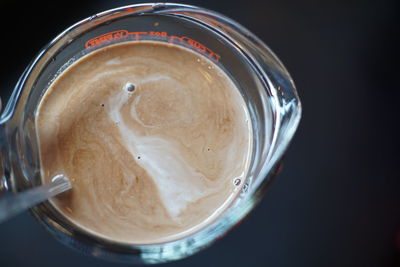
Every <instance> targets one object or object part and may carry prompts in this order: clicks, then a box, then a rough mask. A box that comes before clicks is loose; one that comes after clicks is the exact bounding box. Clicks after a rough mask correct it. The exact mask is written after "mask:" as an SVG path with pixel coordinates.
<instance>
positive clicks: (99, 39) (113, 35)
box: [85, 30, 221, 62]
mask: <svg viewBox="0 0 400 267" xmlns="http://www.w3.org/2000/svg"><path fill="white" fill-rule="evenodd" d="M128 35H133V36H134V37H135V40H140V38H141V36H142V35H150V36H156V37H160V38H163V39H166V40H167V41H168V42H169V43H178V44H182V45H187V46H190V47H192V48H193V49H195V50H197V51H199V52H200V53H202V54H204V55H206V56H208V57H209V58H211V59H212V60H214V61H216V62H218V61H219V60H220V58H221V56H220V55H219V54H217V53H215V52H214V51H212V50H211V49H210V48H208V47H207V46H205V45H203V44H202V43H200V42H198V41H196V40H193V39H191V38H189V37H187V36H176V35H168V33H167V32H158V31H148V32H128V31H127V30H119V31H113V32H109V33H105V34H102V35H99V36H96V37H94V38H92V39H90V40H89V41H87V42H86V44H85V48H92V47H95V46H97V45H100V44H104V43H108V42H111V41H116V40H120V39H122V38H126V37H127V36H128Z"/></svg>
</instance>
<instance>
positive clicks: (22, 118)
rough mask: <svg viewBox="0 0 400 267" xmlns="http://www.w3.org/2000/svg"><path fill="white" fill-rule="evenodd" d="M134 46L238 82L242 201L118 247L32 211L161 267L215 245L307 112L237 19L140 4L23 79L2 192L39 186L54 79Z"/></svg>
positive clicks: (66, 239)
mask: <svg viewBox="0 0 400 267" xmlns="http://www.w3.org/2000/svg"><path fill="white" fill-rule="evenodd" d="M135 40H152V41H159V42H170V43H174V44H176V45H181V46H184V47H187V48H189V49H192V50H193V51H195V52H197V53H199V54H201V55H202V56H205V57H208V58H209V59H211V60H212V61H214V62H215V63H216V64H218V66H220V67H221V68H222V69H223V70H225V71H226V73H227V74H229V76H230V77H231V78H232V79H233V81H234V82H235V83H236V85H237V87H238V88H239V89H240V90H241V94H242V96H243V98H244V99H245V102H246V104H247V106H248V109H249V112H250V115H251V119H252V126H253V134H254V140H253V148H254V151H253V154H252V162H251V166H250V171H249V174H248V176H247V178H246V180H245V181H241V182H242V183H243V187H242V193H241V195H240V196H239V197H238V198H237V199H236V200H235V201H234V202H233V203H232V204H231V205H230V206H229V207H228V208H227V209H226V211H225V212H223V213H222V214H221V215H220V216H219V217H218V218H217V219H216V220H214V221H213V222H212V223H210V224H209V225H207V226H206V227H204V228H203V229H201V230H199V231H197V232H195V233H193V234H190V235H188V236H186V237H184V238H181V239H179V240H173V241H170V242H166V243H160V244H151V245H142V244H122V243H117V242H111V241H109V240H105V239H102V238H99V237H97V236H94V235H92V234H91V233H88V232H85V231H84V230H82V229H79V228H78V227H76V226H75V225H74V224H73V223H71V222H69V221H68V220H67V219H66V218H65V217H63V216H62V214H60V213H59V212H58V211H57V210H55V208H54V207H53V206H52V205H51V204H50V203H49V202H45V203H43V204H41V205H39V206H36V207H34V208H33V209H32V213H33V215H34V216H35V217H36V218H37V219H38V220H39V221H40V222H41V223H43V225H44V226H45V227H46V228H47V229H48V230H49V231H50V232H51V233H52V234H53V235H54V236H55V237H56V238H57V239H59V240H60V241H61V242H63V243H65V244H67V245H69V246H72V247H74V248H76V249H78V250H80V251H82V252H84V253H87V254H91V255H94V256H97V257H100V258H105V259H108V260H116V261H126V262H145V263H155V262H164V261H170V260H175V259H179V258H182V257H185V256H189V255H191V254H193V253H195V252H196V251H198V250H200V249H202V248H204V247H206V246H207V245H210V244H211V243H212V242H213V241H215V240H217V239H218V238H220V237H221V236H222V235H224V234H225V233H226V232H227V231H228V230H229V229H231V228H232V227H233V226H234V225H235V224H237V223H238V222H239V221H240V220H241V219H242V218H244V217H245V216H246V215H247V214H248V213H249V211H250V210H251V209H252V208H253V207H254V206H255V204H256V203H257V202H258V201H259V200H260V198H261V196H262V195H263V192H264V190H265V188H266V187H267V185H268V184H269V181H270V177H271V173H272V170H273V168H274V167H275V166H276V164H277V162H278V161H279V159H280V158H281V157H282V155H283V153H284V151H285V150H286V148H287V146H288V144H289V142H290V140H291V138H292V136H293V134H294V132H295V130H296V128H297V125H298V123H299V119H300V114H301V107H300V101H299V98H298V96H297V93H296V90H295V87H294V84H293V82H292V79H291V78H290V75H289V74H288V72H287V71H286V69H285V68H284V67H283V65H282V64H281V63H280V61H279V60H278V59H277V58H276V57H275V56H274V54H273V53H272V52H271V51H270V50H269V49H268V48H267V47H266V46H265V45H264V44H263V43H262V42H261V41H260V40H259V39H258V38H257V37H255V36H254V35H253V34H252V33H250V32H249V31H247V30H246V29H244V28H243V27H242V26H240V25H239V24H238V23H236V22H234V21H232V20H230V19H228V18H226V17H224V16H222V15H220V14H218V13H215V12H213V11H210V10H205V9H202V8H198V7H193V6H187V5H180V4H140V5H132V6H127V7H122V8H118V9H114V10H110V11H106V12H103V13H100V14H97V15H95V16H92V17H90V18H88V19H85V20H83V21H81V22H78V23H77V24H75V25H73V26H72V27H70V28H69V29H67V30H66V31H64V32H63V33H61V34H60V35H59V36H58V37H56V38H55V39H54V40H53V41H52V42H50V43H49V44H48V45H47V46H46V47H45V48H44V49H43V50H42V51H41V52H40V53H39V54H38V56H37V57H36V58H35V59H34V60H33V61H32V63H31V64H30V65H29V66H28V67H27V69H26V70H25V72H24V73H23V74H22V76H21V78H20V80H19V81H18V83H17V85H16V88H15V90H14V93H13V94H12V96H11V98H10V100H9V102H8V104H7V106H6V108H5V110H4V112H3V114H2V116H1V119H0V140H1V142H0V145H1V147H0V149H1V166H3V167H2V168H1V183H0V191H2V192H7V191H13V192H20V191H23V190H25V189H28V188H31V187H34V186H37V185H40V184H41V183H42V179H41V175H40V162H39V154H38V145H37V138H36V129H35V123H34V121H35V116H36V109H37V106H38V104H39V102H40V100H41V97H42V96H43V94H44V92H45V91H46V90H47V88H48V87H49V85H50V84H51V83H52V81H53V80H54V79H55V78H56V77H57V76H58V75H59V74H60V73H62V72H63V71H64V70H65V69H66V68H67V67H68V66H69V65H71V64H72V63H73V62H75V61H76V60H77V59H79V58H81V57H82V56H84V55H86V54H88V53H91V52H93V51H95V50H96V49H99V48H102V47H105V46H108V45H111V44H115V43H118V42H127V41H135Z"/></svg>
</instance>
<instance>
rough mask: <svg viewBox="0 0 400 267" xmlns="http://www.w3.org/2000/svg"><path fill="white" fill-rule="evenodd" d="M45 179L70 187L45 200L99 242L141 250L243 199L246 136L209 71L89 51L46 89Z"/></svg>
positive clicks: (177, 59)
mask: <svg viewBox="0 0 400 267" xmlns="http://www.w3.org/2000/svg"><path fill="white" fill-rule="evenodd" d="M36 126H37V129H38V138H39V144H40V155H41V164H42V174H43V177H44V179H45V181H48V180H49V179H51V177H52V176H53V175H55V174H58V173H65V174H66V175H67V176H68V177H70V178H71V180H72V184H73V189H72V190H71V191H70V192H68V193H66V194H65V195H63V196H60V197H58V198H56V199H54V200H52V204H53V205H54V206H55V207H56V208H57V209H58V210H60V211H61V212H62V213H63V214H64V216H66V217H67V218H68V219H69V220H71V221H72V222H74V223H75V224H77V225H78V226H80V227H81V228H84V229H86V230H87V231H90V232H92V233H94V234H96V235H100V236H102V237H105V238H108V239H112V240H115V241H120V242H128V243H134V244H148V243H154V242H163V241H168V240H172V239H174V238H178V237H180V236H182V235H186V234H189V233H191V232H192V231H195V230H196V229H198V228H200V227H202V226H204V225H205V224H207V223H209V222H210V221H211V220H212V219H213V218H215V217H216V216H217V215H218V214H219V213H220V211H222V210H223V209H224V207H225V206H226V205H228V204H229V203H230V202H231V200H232V199H233V198H234V197H235V196H236V195H237V193H238V192H239V190H240V187H241V185H242V184H240V185H239V186H235V185H234V183H233V181H234V180H235V179H237V178H240V179H242V180H243V179H244V178H245V175H246V172H247V168H248V160H249V155H250V152H251V142H250V139H251V130H250V129H251V126H250V120H249V117H248V112H247V109H246V106H245V104H244V101H243V99H242V97H241V96H240V94H239V92H238V89H237V88H236V87H235V85H234V84H233V82H232V81H231V80H230V79H229V77H228V76H227V75H226V74H225V73H224V72H223V71H222V70H220V69H219V68H218V67H217V66H216V65H215V64H214V63H212V62H211V61H210V60H208V59H206V58H204V57H203V56H200V55H198V54H196V53H194V52H192V51H190V50H188V49H185V48H182V47H178V46H176V45H171V44H166V43H159V42H148V41H140V42H129V43H123V44H117V45H112V46H108V47H106V48H102V49H100V50H98V51H95V52H93V53H91V54H89V55H87V56H85V57H83V58H82V59H80V60H78V61H77V62H75V63H74V64H72V65H71V66H70V67H69V68H68V69H67V70H66V71H64V72H63V73H62V74H61V75H60V76H59V77H57V79H56V80H55V81H54V82H53V84H52V85H51V86H50V88H49V89H48V90H47V92H46V94H45V95H44V96H43V99H42V101H41V103H40V105H39V108H38V114H37V119H36Z"/></svg>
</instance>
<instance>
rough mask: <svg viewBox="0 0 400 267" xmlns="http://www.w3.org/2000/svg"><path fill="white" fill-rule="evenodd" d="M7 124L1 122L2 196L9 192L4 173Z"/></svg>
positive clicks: (0, 107) (0, 188) (0, 164)
mask: <svg viewBox="0 0 400 267" xmlns="http://www.w3.org/2000/svg"><path fill="white" fill-rule="evenodd" d="M1 114H2V102H1V98H0V115H1ZM0 117H1V116H0ZM5 136H6V134H5V122H3V121H1V120H0V196H2V195H3V194H5V193H6V192H8V191H9V186H8V183H7V179H6V175H5V172H4V160H5V157H4V155H5V150H6V146H5V145H6V143H5V142H6V141H5Z"/></svg>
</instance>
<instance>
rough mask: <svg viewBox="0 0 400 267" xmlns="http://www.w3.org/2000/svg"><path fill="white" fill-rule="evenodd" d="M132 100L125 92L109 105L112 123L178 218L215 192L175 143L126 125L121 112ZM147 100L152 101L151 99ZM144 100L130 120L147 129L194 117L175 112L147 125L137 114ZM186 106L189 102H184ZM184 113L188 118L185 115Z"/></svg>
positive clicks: (159, 79)
mask: <svg viewBox="0 0 400 267" xmlns="http://www.w3.org/2000/svg"><path fill="white" fill-rule="evenodd" d="M168 79H170V78H169V77H165V76H152V77H150V78H148V79H144V81H142V82H141V83H140V84H137V85H136V86H141V85H145V84H146V83H148V82H156V83H158V82H163V80H168ZM172 88H173V89H172V92H169V93H168V94H174V93H176V94H179V92H174V90H175V89H174V88H175V87H172ZM154 91H155V92H152V95H153V96H154V97H153V98H156V96H155V95H156V94H157V87H156V89H155V90H154ZM163 93H165V92H163ZM130 97H132V94H131V93H129V92H127V91H126V90H121V92H118V93H117V94H116V95H115V96H113V97H111V99H110V100H109V101H108V104H109V106H110V110H109V111H108V114H109V115H110V117H111V119H112V121H113V122H115V123H116V124H117V126H118V129H119V131H120V133H121V136H122V138H123V140H124V144H125V145H126V148H127V149H128V151H129V152H130V153H131V155H132V157H133V158H135V159H137V160H136V162H137V163H138V164H139V165H140V166H141V167H142V168H143V169H144V170H145V171H146V172H147V173H148V174H149V175H150V177H152V179H153V181H154V182H155V184H156V186H157V188H158V190H159V192H160V197H161V200H162V201H163V203H164V206H165V208H166V209H167V210H168V212H169V214H170V215H171V216H172V217H173V218H176V217H177V216H178V215H179V214H180V212H181V211H182V210H183V209H185V208H186V206H187V204H188V203H191V202H195V201H197V200H198V199H200V198H202V197H204V196H205V195H208V194H210V193H213V192H214V191H215V189H214V190H212V189H211V190H210V189H209V188H208V186H207V185H206V177H205V176H204V175H203V174H201V173H200V172H197V171H196V170H195V169H194V168H193V167H191V166H190V163H189V162H187V161H186V160H185V159H184V158H183V157H182V155H181V152H180V151H179V149H178V148H177V147H176V146H174V144H173V143H172V142H169V141H167V140H165V139H163V138H162V137H159V136H141V135H140V134H138V133H136V132H135V130H134V129H132V128H130V127H129V125H128V124H127V123H125V121H124V118H123V117H122V114H121V109H122V107H123V105H126V104H127V102H128V100H129V98H130ZM145 97H148V98H151V96H145ZM141 99H143V95H141V96H139V97H137V98H136V99H135V100H134V101H133V103H131V104H132V107H131V109H130V111H131V113H130V115H131V117H130V118H128V119H133V120H135V121H137V122H139V123H140V124H141V125H143V126H145V127H165V126H167V125H171V124H177V123H182V121H184V120H185V119H186V118H183V119H182V118H181V117H182V116H181V115H183V117H187V116H186V115H187V114H189V115H191V114H190V113H187V110H178V111H177V112H173V114H171V116H170V114H168V115H165V114H163V116H162V117H168V119H167V120H165V121H163V120H161V119H154V118H153V117H154V115H153V117H151V118H150V119H148V120H146V121H150V122H152V123H151V124H150V123H149V124H147V123H145V122H143V121H142V120H141V119H140V117H139V116H138V115H137V111H136V107H137V106H140V104H141ZM175 101H176V100H175V99H173V102H174V103H178V105H179V104H180V103H179V102H175ZM150 102H151V100H150ZM183 103H187V102H186V101H185V100H184V101H183ZM182 112H185V113H186V114H182ZM171 113H172V112H171ZM152 114H154V113H152ZM154 121H155V123H154ZM184 123H185V122H184ZM208 191H210V192H208Z"/></svg>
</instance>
